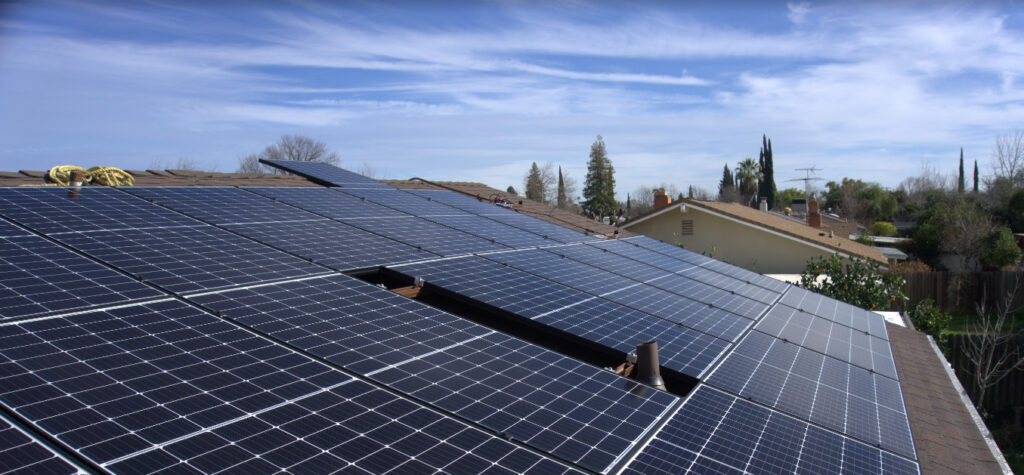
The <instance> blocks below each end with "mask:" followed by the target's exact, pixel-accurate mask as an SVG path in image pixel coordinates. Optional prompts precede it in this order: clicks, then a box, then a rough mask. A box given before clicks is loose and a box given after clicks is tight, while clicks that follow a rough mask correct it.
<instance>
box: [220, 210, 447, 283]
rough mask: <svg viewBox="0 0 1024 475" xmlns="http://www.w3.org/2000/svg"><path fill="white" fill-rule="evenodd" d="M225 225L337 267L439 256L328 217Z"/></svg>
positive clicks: (363, 266)
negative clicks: (318, 219) (285, 221)
mask: <svg viewBox="0 0 1024 475" xmlns="http://www.w3.org/2000/svg"><path fill="white" fill-rule="evenodd" d="M225 228H227V229H229V230H231V231H233V232H236V233H238V234H241V235H243V236H245V237H247V238H249V239H252V240H255V241H258V242H261V243H264V244H267V245H269V246H273V247H276V248H278V249H282V250H285V251H287V252H290V253H292V254H295V255H296V256H299V257H302V258H305V259H311V260H312V261H313V262H315V263H317V264H320V265H324V266H327V267H330V268H332V269H335V270H350V269H361V268H365V267H371V266H379V265H385V264H398V263H402V262H410V261H417V260H422V259H428V258H431V257H438V255H437V254H434V253H431V252H428V251H424V250H422V249H417V248H415V247H412V246H409V245H407V244H403V243H400V242H398V241H395V240H393V239H388V238H386V237H383V236H378V235H376V234H373V233H370V232H367V231H364V230H362V229H359V228H355V227H352V226H348V225H345V224H342V223H340V222H338V221H332V220H327V219H325V220H321V221H294V222H288V223H261V224H238V225H228V226H225Z"/></svg>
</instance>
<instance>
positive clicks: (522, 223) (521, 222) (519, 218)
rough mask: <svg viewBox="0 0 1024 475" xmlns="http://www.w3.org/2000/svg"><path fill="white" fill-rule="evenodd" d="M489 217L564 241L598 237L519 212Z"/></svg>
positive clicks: (582, 240)
mask: <svg viewBox="0 0 1024 475" xmlns="http://www.w3.org/2000/svg"><path fill="white" fill-rule="evenodd" d="M487 217H488V218H490V219H493V220H495V221H500V222H502V223H505V224H507V225H509V226H512V227H516V228H519V229H523V230H526V231H529V232H531V233H534V234H537V235H540V236H545V237H547V238H549V239H553V240H555V241H559V242H563V243H573V242H588V241H596V240H597V239H598V238H596V237H594V236H590V235H588V234H584V233H581V232H578V231H573V230H572V229H568V228H564V227H562V226H559V225H557V224H551V223H549V222H547V221H543V220H540V219H538V218H534V217H532V216H527V215H523V214H519V213H499V214H489V215H487Z"/></svg>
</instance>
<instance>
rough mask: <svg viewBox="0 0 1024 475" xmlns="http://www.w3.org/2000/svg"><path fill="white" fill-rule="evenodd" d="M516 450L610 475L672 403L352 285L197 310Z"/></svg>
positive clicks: (314, 284) (324, 282) (338, 280)
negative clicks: (513, 444)
mask: <svg viewBox="0 0 1024 475" xmlns="http://www.w3.org/2000/svg"><path fill="white" fill-rule="evenodd" d="M193 300H194V301H196V302H197V303H199V304H201V305H203V306H205V307H207V308H211V309H213V310H214V311H217V312H219V314H220V315H222V316H225V317H227V318H230V319H232V320H234V321H237V322H239V323H240V324H243V325H246V326H249V327H251V328H253V329H254V330H256V331H259V332H262V333H265V334H267V335H268V336H272V337H274V338H277V339H279V340H281V341H284V342H286V343H288V344H290V345H292V346H293V347H296V348H300V349H302V350H304V351H307V352H309V353H311V354H313V355H316V356H318V357H321V358H323V359H325V360H327V361H330V362H332V363H336V364H339V365H342V366H344V367H346V368H348V369H351V370H353V371H355V372H358V373H360V374H363V375H365V376H367V377H370V378H372V379H375V380H377V381H379V382H381V383H383V384H386V385H388V386H389V387H392V388H394V389H396V390H398V391H401V392H402V393H405V394H409V395H411V396H413V397H415V398H417V399H419V400H421V401H424V402H427V403H430V404H431V405H433V406H435V407H438V408H440V409H443V410H445V411H448V412H450V413H452V414H455V415H457V416H459V417H461V418H463V419H466V420H470V421H473V422H475V423H478V424H480V425H482V426H484V427H486V428H488V429H490V430H492V431H494V432H496V433H500V434H503V435H504V436H505V437H508V438H511V439H513V440H519V441H523V442H525V443H527V444H529V445H531V446H533V447H535V448H537V449H539V450H542V451H545V452H548V453H551V454H553V455H555V456H557V457H560V458H562V459H564V460H567V461H570V462H572V463H575V464H579V465H580V466H582V467H585V468H588V469H591V470H595V471H604V470H606V469H607V468H608V467H609V466H610V465H611V464H612V463H613V462H614V461H615V460H616V459H618V457H619V455H620V454H621V453H622V452H623V451H626V450H627V449H628V448H629V447H631V446H632V445H633V444H634V443H635V441H636V440H637V439H639V438H640V437H642V436H643V435H644V434H645V433H646V432H647V431H649V430H650V428H651V424H653V423H654V422H656V420H657V418H658V417H659V416H661V415H663V414H664V412H666V411H667V410H668V409H669V406H670V405H672V404H674V403H675V402H676V401H677V400H676V398H675V397H674V396H671V395H669V394H668V393H664V392H660V391H644V390H642V387H641V385H639V384H638V383H635V382H632V381H629V380H626V379H622V378H619V377H618V376H615V375H612V374H610V373H607V372H605V371H602V370H600V369H597V368H594V367H591V366H587V365H584V364H582V363H580V362H578V361H575V360H572V359H570V358H567V357H564V356H561V355H558V354H557V353H554V352H551V351H548V350H545V349H543V348H540V347H536V346H534V345H532V344H529V343H526V342H523V341H521V340H518V339H515V338H512V337H509V336H507V335H503V334H501V333H497V332H495V331H493V330H489V329H487V328H485V327H482V326H479V325H477V324H475V323H471V322H469V321H467V320H462V319H460V318H458V317H455V316H452V315H449V314H447V313H444V312H441V311H438V310H435V309H433V308H431V307H428V306H426V305H423V304H420V303H418V302H415V301H410V300H408V299H404V298H402V297H399V296H397V295H395V294H393V293H391V292H388V291H385V290H382V289H378V288H376V287H373V286H371V285H369V284H366V283H363V282H359V281H356V280H354V279H352V278H349V277H345V276H331V277H327V278H320V279H307V280H302V281H298V282H291V283H282V284H274V285H269V286H263V287H259V288H254V289H245V290H236V291H227V292H223V293H218V294H209V295H202V296H198V297H195V298H193Z"/></svg>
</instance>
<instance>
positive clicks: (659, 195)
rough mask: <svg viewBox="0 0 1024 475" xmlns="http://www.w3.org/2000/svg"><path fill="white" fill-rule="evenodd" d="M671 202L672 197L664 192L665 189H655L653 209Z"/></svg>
mask: <svg viewBox="0 0 1024 475" xmlns="http://www.w3.org/2000/svg"><path fill="white" fill-rule="evenodd" d="M671 203H672V197H671V196H669V195H668V193H665V190H655V192H654V209H660V208H664V207H666V206H668V205H669V204H671Z"/></svg>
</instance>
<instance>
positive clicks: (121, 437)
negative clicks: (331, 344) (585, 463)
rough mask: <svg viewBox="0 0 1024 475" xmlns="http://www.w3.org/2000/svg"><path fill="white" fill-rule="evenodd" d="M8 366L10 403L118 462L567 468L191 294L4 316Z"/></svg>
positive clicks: (204, 466) (1, 355) (2, 391)
mask: <svg viewBox="0 0 1024 475" xmlns="http://www.w3.org/2000/svg"><path fill="white" fill-rule="evenodd" d="M0 368H2V372H0V375H2V376H0V401H2V402H3V403H4V404H5V405H7V406H8V407H11V408H13V409H15V410H16V411H18V413H19V414H21V415H22V416H24V417H26V418H28V419H29V420H31V421H32V422H33V423H35V424H36V425H38V426H39V427H40V428H42V429H43V430H45V431H47V432H49V433H50V434H51V435H52V436H53V437H54V438H56V439H57V440H59V441H61V442H62V443H64V444H67V445H68V446H69V447H71V448H72V449H74V450H76V451H77V452H78V453H79V454H81V455H82V456H84V457H86V458H88V459H89V460H91V461H92V462H94V463H96V464H97V465H99V466H100V467H102V468H106V469H109V470H111V471H115V472H120V471H137V470H140V469H144V470H145V471H157V470H161V469H171V470H175V471H200V472H204V473H213V472H217V471H220V470H226V469H231V470H233V471H237V472H239V473H267V472H275V471H279V470H288V471H306V470H313V471H333V470H337V469H343V468H349V469H351V468H353V467H352V466H354V468H361V469H363V470H367V471H370V472H377V471H386V470H390V469H392V468H396V467H400V466H401V467H402V468H403V469H404V470H412V471H416V470H426V471H435V470H441V469H445V470H454V471H458V470H459V469H470V468H473V467H484V468H486V467H490V466H491V464H492V462H495V461H497V465H498V466H501V467H509V468H510V469H511V468H513V467H523V468H525V469H535V470H539V469H540V468H541V467H544V468H547V469H551V470H554V471H555V472H560V471H564V469H565V468H564V467H561V466H559V465H558V464H553V463H550V462H549V463H545V461H544V460H543V459H542V457H540V456H537V455H534V454H532V453H529V452H528V451H526V450H523V449H519V448H516V447H515V446H514V445H512V444H509V443H507V442H504V441H501V440H498V439H495V438H494V437H493V436H490V435H488V434H485V433H483V432H481V431H479V430H476V429H472V428H469V427H467V426H466V425H465V424H462V423H460V422H458V421H456V420H453V419H451V418H449V417H445V416H443V415H441V414H438V413H436V412H434V411H430V410H428V409H425V408H423V407H422V406H420V405H419V404H416V403H413V402H411V401H409V400H407V399H403V398H400V397H397V396H395V395H393V394H392V393H389V392H386V391H383V390H380V389H377V388H375V387H373V386H372V385H370V384H367V383H366V382H362V381H359V380H356V379H353V378H352V377H351V376H348V375H346V374H344V373H342V372H340V371H338V370H336V369H332V368H331V367H329V366H327V365H325V364H323V363H319V362H316V361H314V360H312V359H310V358H308V357H305V356H302V355H300V354H298V353H295V352H293V351H291V350H289V349H286V348H284V347H282V346H280V345H277V344H274V343H272V342H270V341H269V340H266V339H264V338H261V337H258V336H256V335H253V334H252V333H249V332H247V331H244V330H242V329H240V328H238V327H235V326H234V325H231V324H228V323H226V322H223V321H221V320H218V319H216V318H214V317H212V316H210V315H209V314H205V313H203V312H200V311H198V310H196V309H194V308H192V307H189V306H187V305H185V304H183V303H180V302H177V301H170V300H168V301H162V302H155V303H151V304H147V305H141V306H132V307H122V308H117V309H111V310H107V311H104V312H93V313H86V314H79V315H75V316H72V317H65V318H51V319H45V320H38V321H33V322H27V323H22V324H17V325H3V326H0ZM498 450H500V451H501V452H500V453H501V455H500V456H499V457H498V460H495V458H492V454H494V451H498ZM484 457H487V458H484ZM501 457H507V459H506V458H501Z"/></svg>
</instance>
